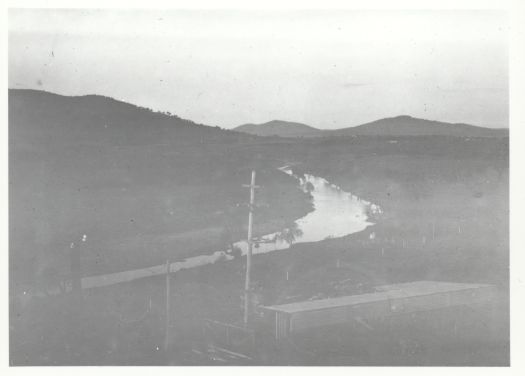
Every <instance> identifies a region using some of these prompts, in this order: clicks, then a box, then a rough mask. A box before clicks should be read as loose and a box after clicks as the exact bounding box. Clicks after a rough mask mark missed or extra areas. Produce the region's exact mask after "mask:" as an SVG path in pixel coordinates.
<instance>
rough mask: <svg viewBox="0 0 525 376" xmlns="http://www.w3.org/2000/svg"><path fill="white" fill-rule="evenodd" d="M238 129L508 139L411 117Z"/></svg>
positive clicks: (493, 132)
mask: <svg viewBox="0 0 525 376" xmlns="http://www.w3.org/2000/svg"><path fill="white" fill-rule="evenodd" d="M234 130H236V131H239V132H245V133H250V134H253V135H257V136H280V137H343V136H456V137H508V135H509V130H508V129H506V128H503V129H495V128H484V127H478V126H474V125H469V124H463V123H445V122H440V121H434V120H426V119H418V118H414V117H411V116H407V115H402V116H397V117H392V118H385V119H380V120H376V121H373V122H370V123H366V124H362V125H358V126H355V127H348V128H342V129H335V130H323V129H318V128H314V127H311V126H309V125H306V124H302V123H293V122H287V121H281V120H273V121H270V122H268V123H263V124H244V125H240V126H238V127H236V128H234Z"/></svg>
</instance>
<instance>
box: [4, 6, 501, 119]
mask: <svg viewBox="0 0 525 376" xmlns="http://www.w3.org/2000/svg"><path fill="white" fill-rule="evenodd" d="M8 23H9V36H8V38H9V40H8V43H9V46H8V48H9V53H8V59H9V62H8V69H9V73H8V75H9V78H8V80H9V87H10V88H20V89H40V90H46V91H50V92H54V93H58V94H63V95H85V94H100V95H105V96H110V97H113V98H116V99H119V100H123V101H126V102H130V103H134V104H137V105H140V106H144V107H150V108H153V109H155V110H159V111H170V112H171V113H174V114H177V115H178V116H180V117H182V118H186V119H190V120H193V121H195V122H197V123H203V124H207V125H212V126H220V127H223V128H233V127H235V126H238V125H241V124H244V123H263V122H267V121H270V120H274V119H280V120H287V121H296V122H302V123H306V124H309V125H311V126H315V127H318V128H324V129H334V128H344V127H349V126H355V125H359V124H363V123H366V122H369V121H374V120H377V119H380V118H385V117H391V116H398V115H410V116H414V117H420V118H425V119H432V120H440V121H447V122H462V123H469V124H474V125H481V126H488V127H498V128H499V127H508V79H509V76H508V43H507V34H508V23H507V15H506V13H505V12H502V11H487V10H476V11H467V10H465V11H460V10H454V11H452V10H449V11H435V10H434V11H432V10H427V11H399V10H398V11H356V10H326V11H320V10H310V11H307V10H304V11H298V10H278V11H269V10H266V11H262V10H211V9H208V10H201V11H199V10H115V9H104V10H81V9H75V10H64V9H61V10H51V9H45V10H35V9H10V10H9V14H8Z"/></svg>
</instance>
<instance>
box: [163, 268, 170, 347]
mask: <svg viewBox="0 0 525 376" xmlns="http://www.w3.org/2000/svg"><path fill="white" fill-rule="evenodd" d="M164 335H165V337H164V351H166V352H167V351H168V348H169V341H170V338H169V337H170V260H169V259H168V260H167V261H166V327H165V334H164Z"/></svg>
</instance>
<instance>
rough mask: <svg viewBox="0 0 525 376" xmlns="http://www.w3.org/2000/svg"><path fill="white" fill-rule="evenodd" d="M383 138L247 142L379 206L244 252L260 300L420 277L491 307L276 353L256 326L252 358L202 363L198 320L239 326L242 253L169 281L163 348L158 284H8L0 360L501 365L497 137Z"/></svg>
mask: <svg viewBox="0 0 525 376" xmlns="http://www.w3.org/2000/svg"><path fill="white" fill-rule="evenodd" d="M390 141H391V140H389V139H381V138H366V137H364V138H351V139H346V140H344V139H343V140H305V141H294V142H289V143H283V142H282V141H278V142H275V143H272V142H268V143H265V144H254V145H251V146H250V147H247V151H248V152H249V154H250V155H257V156H258V160H259V161H265V160H271V161H272V162H271V164H275V165H278V164H279V163H283V164H284V163H289V162H292V163H298V165H297V168H299V169H302V170H303V171H308V172H311V173H313V174H316V175H318V176H323V177H325V178H327V179H328V180H330V181H332V182H334V183H336V184H338V185H340V186H341V187H342V188H343V189H345V190H347V191H350V192H352V193H355V194H357V195H358V196H360V197H362V198H364V199H366V200H369V201H371V202H373V203H376V204H379V205H380V206H381V207H382V209H383V211H384V213H383V214H382V215H380V216H378V217H377V218H373V221H374V222H376V225H375V226H372V227H370V228H368V229H367V230H365V231H363V232H361V233H359V234H354V235H351V236H347V237H344V238H340V239H328V240H325V241H322V242H319V243H315V244H297V245H293V246H292V248H291V249H290V250H287V251H280V252H277V253H274V254H267V255H261V256H256V257H255V260H254V276H253V279H254V281H255V285H256V289H257V293H258V297H259V300H260V303H261V304H278V303H283V302H287V301H299V300H304V299H310V298H312V297H315V298H322V297H329V296H337V295H350V294H357V293H361V292H366V291H368V290H369V289H371V288H372V287H373V286H376V285H380V284H388V283H396V282H404V281H414V280H422V279H425V280H443V281H453V282H474V283H491V284H495V285H496V286H497V287H498V290H499V292H500V293H499V298H498V299H497V301H494V302H493V304H492V305H491V306H490V307H480V308H479V309H477V310H476V309H475V310H472V309H471V310H469V309H464V310H461V311H460V312H457V311H455V310H450V311H444V312H430V313H427V314H422V315H416V316H414V317H412V316H410V317H398V318H394V319H392V320H387V321H384V322H374V323H372V324H371V325H370V326H371V327H373V330H369V329H367V328H363V327H359V326H358V327H350V326H348V327H337V328H323V329H318V330H315V331H311V332H307V333H304V334H301V335H298V336H295V337H293V338H291V339H290V340H288V341H287V343H284V344H283V343H281V344H276V343H274V342H273V341H272V340H271V338H270V337H271V336H268V335H267V334H264V333H265V332H264V329H262V334H261V336H260V337H259V339H258V341H260V342H258V346H257V348H258V350H257V352H256V353H255V354H252V355H251V356H252V358H253V360H250V361H248V360H240V359H233V360H232V359H230V360H227V359H224V356H223V357H221V356H216V357H215V358H220V359H223V360H222V361H221V360H217V359H215V360H213V359H212V358H213V356H212V357H210V356H209V354H208V355H207V349H208V348H209V346H208V345H209V343H208V340H207V337H206V336H205V333H204V331H203V320H204V319H214V320H219V321H225V322H240V320H241V317H242V316H241V314H242V310H241V306H242V301H241V296H242V286H243V280H244V262H245V260H244V258H240V259H237V260H235V261H232V262H225V263H220V264H216V265H211V266H205V267H201V268H198V269H193V270H186V271H182V272H179V273H176V274H175V275H172V276H171V285H170V286H171V289H170V300H171V307H170V308H171V309H170V317H169V321H170V328H169V341H168V349H166V348H165V322H166V317H165V294H166V292H165V280H164V278H162V277H155V278H149V279H143V280H138V281H135V282H132V283H128V284H122V285H115V286H111V287H108V288H103V289H97V290H89V291H84V294H83V298H82V299H78V298H77V297H75V296H73V295H71V294H62V295H57V296H49V297H27V298H25V295H23V294H22V295H20V294H18V293H17V294H15V291H14V289H13V285H12V286H11V289H10V292H11V300H10V332H11V336H10V346H11V347H10V358H11V364H12V365H98V364H106V365H168V364H170V365H199V364H200V365H204V364H214V365H220V364H239V365H241V364H247V363H249V364H268V365H349V366H351V365H377V366H380V365H443V366H446V365H469V366H481V365H491V366H496V365H499V366H501V365H508V364H509V326H508V320H509V311H508V307H509V301H508V267H509V263H508V139H468V140H467V139H463V138H453V137H452V138H447V137H413V138H400V139H398V140H396V142H395V143H393V142H390ZM259 182H260V184H264V181H259ZM286 184H288V182H285V183H283V186H284V185H286ZM283 191H284V189H283ZM303 200H305V204H304V209H305V210H304V209H303V210H300V209H297V208H299V207H300V205H299V204H297V205H296V206H295V209H294V210H295V213H300V212H301V211H303V212H304V211H307V210H308V206H307V204H308V203H307V197H303ZM292 212H293V210H291V209H290V211H289V212H288V213H292ZM288 213H287V215H289V214H288ZM265 216H266V220H265V219H264V218H263V217H256V223H257V224H263V225H264V224H265V223H268V222H269V221H271V218H276V217H278V211H276V212H273V213H272V212H271V211H267V212H266V213H265ZM292 217H293V216H292ZM257 221H258V222H257ZM372 233H373V236H371V234H372ZM11 283H12V282H11ZM445 328H446V330H445Z"/></svg>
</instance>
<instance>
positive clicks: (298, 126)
mask: <svg viewBox="0 0 525 376" xmlns="http://www.w3.org/2000/svg"><path fill="white" fill-rule="evenodd" d="M234 130H235V131H238V132H244V133H249V134H253V135H257V136H280V137H315V136H319V135H321V134H322V132H323V131H322V130H320V129H317V128H314V127H311V126H309V125H306V124H302V123H294V122H289V121H283V120H272V121H269V122H267V123H263V124H244V125H240V126H238V127H236V128H234Z"/></svg>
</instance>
